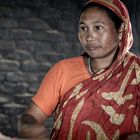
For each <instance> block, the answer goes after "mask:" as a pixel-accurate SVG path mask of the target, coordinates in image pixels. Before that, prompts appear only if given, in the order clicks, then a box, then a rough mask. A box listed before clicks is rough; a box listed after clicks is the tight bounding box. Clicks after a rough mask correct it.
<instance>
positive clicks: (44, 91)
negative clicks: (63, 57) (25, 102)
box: [32, 61, 64, 116]
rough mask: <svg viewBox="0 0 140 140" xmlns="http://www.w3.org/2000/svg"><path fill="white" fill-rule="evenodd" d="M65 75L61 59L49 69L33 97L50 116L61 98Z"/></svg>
mask: <svg viewBox="0 0 140 140" xmlns="http://www.w3.org/2000/svg"><path fill="white" fill-rule="evenodd" d="M63 75H64V73H62V68H61V61H60V62H58V63H56V64H55V65H54V66H53V67H52V68H51V69H50V70H49V71H48V73H47V74H46V75H45V77H44V79H43V81H42V83H41V85H40V87H39V90H38V91H37V93H36V95H35V96H34V97H33V98H32V101H33V102H34V103H35V104H36V105H37V106H38V107H39V108H40V109H41V110H42V111H43V112H44V113H45V114H47V115H48V116H50V115H51V114H52V112H53V111H54V110H55V108H56V106H57V104H58V102H59V100H60V92H61V84H62V77H63Z"/></svg>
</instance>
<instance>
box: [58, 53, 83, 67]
mask: <svg viewBox="0 0 140 140" xmlns="http://www.w3.org/2000/svg"><path fill="white" fill-rule="evenodd" d="M82 64H83V56H77V57H71V58H66V59H63V60H60V61H59V62H57V65H61V66H62V67H74V66H78V65H82Z"/></svg>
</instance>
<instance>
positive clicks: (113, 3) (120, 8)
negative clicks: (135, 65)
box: [83, 0, 133, 57]
mask: <svg viewBox="0 0 140 140" xmlns="http://www.w3.org/2000/svg"><path fill="white" fill-rule="evenodd" d="M89 3H98V4H101V5H103V6H105V7H107V8H109V9H110V10H111V11H113V12H114V13H115V14H116V15H117V16H118V17H119V18H120V19H122V21H123V25H122V26H123V35H122V37H123V38H122V40H121V43H120V46H119V47H120V56H119V57H122V56H124V55H125V54H126V53H127V52H128V50H129V49H130V48H131V46H132V43H133V35H132V28H131V22H130V17H129V13H128V10H127V7H126V6H125V5H124V4H123V3H122V2H121V1H120V0H89V1H87V2H86V3H85V4H84V5H83V7H84V6H86V5H87V4H89Z"/></svg>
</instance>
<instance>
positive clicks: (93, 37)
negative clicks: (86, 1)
mask: <svg viewBox="0 0 140 140" xmlns="http://www.w3.org/2000/svg"><path fill="white" fill-rule="evenodd" d="M118 32H119V31H117V30H116V28H115V25H114V23H113V21H112V20H111V19H110V18H109V16H108V14H107V12H106V11H104V10H102V9H100V8H98V7H92V8H89V9H86V10H85V11H83V12H82V14H81V16H80V20H79V32H78V37H79V40H80V43H81V45H82V46H83V48H84V50H85V51H86V52H87V53H88V55H89V56H90V57H92V58H93V59H101V58H106V57H108V58H109V57H110V56H111V57H113V56H114V55H115V53H116V51H117V48H118V44H119V33H118Z"/></svg>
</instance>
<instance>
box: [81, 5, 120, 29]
mask: <svg viewBox="0 0 140 140" xmlns="http://www.w3.org/2000/svg"><path fill="white" fill-rule="evenodd" d="M92 7H99V8H100V9H102V10H105V11H106V12H107V14H108V16H109V18H110V19H111V20H112V21H113V22H114V24H115V27H116V29H119V28H120V26H121V24H122V22H123V21H122V19H121V18H119V17H118V16H117V15H116V14H115V13H114V12H113V11H111V10H110V9H109V8H107V7H106V6H104V5H101V4H98V3H88V4H87V5H85V6H83V7H82V9H81V11H80V15H81V13H82V12H83V11H85V10H86V9H88V8H92Z"/></svg>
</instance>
